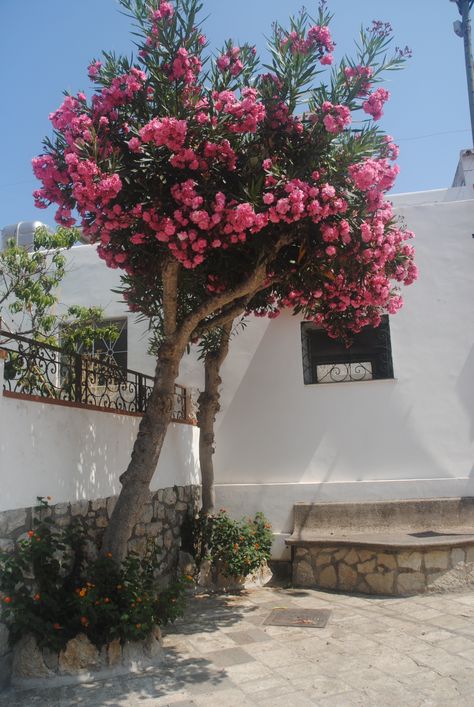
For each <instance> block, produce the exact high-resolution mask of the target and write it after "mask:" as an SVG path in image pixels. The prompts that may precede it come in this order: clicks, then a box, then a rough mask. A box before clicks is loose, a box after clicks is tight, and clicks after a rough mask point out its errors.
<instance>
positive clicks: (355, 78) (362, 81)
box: [344, 64, 374, 96]
mask: <svg viewBox="0 0 474 707" xmlns="http://www.w3.org/2000/svg"><path fill="white" fill-rule="evenodd" d="M373 73H374V72H373V71H372V68H371V67H370V66H361V65H360V64H358V65H357V66H346V68H345V69H344V76H345V78H346V82H347V84H348V85H349V86H352V85H354V84H359V90H358V93H357V95H358V96H365V95H367V93H368V92H369V90H370V87H371V82H370V79H371V77H372V75H373Z"/></svg>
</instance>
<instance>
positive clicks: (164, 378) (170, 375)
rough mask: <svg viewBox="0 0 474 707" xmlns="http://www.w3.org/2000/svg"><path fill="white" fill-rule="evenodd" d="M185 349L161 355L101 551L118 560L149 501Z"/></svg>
mask: <svg viewBox="0 0 474 707" xmlns="http://www.w3.org/2000/svg"><path fill="white" fill-rule="evenodd" d="M183 353H184V350H183V351H181V350H180V349H178V348H176V347H171V346H169V345H168V346H166V345H163V346H162V347H161V349H160V352H159V354H158V361H157V366H156V375H155V384H154V386H153V390H152V393H151V395H150V398H149V400H148V404H147V408H146V412H145V414H144V415H143V417H142V420H141V422H140V426H139V429H138V435H137V438H136V440H135V444H134V445H133V451H132V458H131V460H130V463H129V465H128V468H127V470H126V471H125V472H124V473H123V474H122V476H121V477H120V481H121V483H122V490H121V492H120V495H119V497H118V500H117V504H116V506H115V508H114V511H113V513H112V517H111V519H110V522H109V524H108V526H107V529H106V531H105V535H104V539H103V542H102V548H101V554H102V555H106V554H107V553H111V554H112V557H113V559H114V560H115V561H116V562H120V561H121V560H123V559H124V557H125V555H126V554H127V542H128V540H129V538H130V536H131V534H132V530H133V527H134V525H135V524H136V523H137V522H138V520H139V517H140V512H141V509H142V507H143V505H144V503H146V500H147V497H148V493H149V486H150V482H151V480H152V478H153V474H154V473H155V470H156V465H157V463H158V459H159V456H160V452H161V448H162V446H163V442H164V440H165V435H166V430H167V429H168V425H169V423H170V421H171V417H172V414H173V406H174V385H175V382H176V379H177V377H178V370H179V363H180V360H181V357H182V355H183Z"/></svg>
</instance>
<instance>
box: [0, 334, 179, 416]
mask: <svg viewBox="0 0 474 707" xmlns="http://www.w3.org/2000/svg"><path fill="white" fill-rule="evenodd" d="M0 349H1V350H2V351H4V352H5V354H4V355H5V362H4V385H3V387H4V390H6V391H10V392H12V393H18V394H21V395H30V396H36V397H40V398H47V399H49V400H63V401H68V402H71V403H79V404H81V405H87V406H93V407H101V408H108V409H112V410H121V411H124V412H135V413H143V412H145V409H146V405H147V401H148V398H149V397H150V395H151V391H152V389H153V382H154V379H153V377H152V376H147V375H145V374H144V373H139V372H138V371H132V370H130V369H124V368H121V367H120V366H118V365H117V364H116V363H114V362H112V361H110V360H107V359H104V358H102V357H99V356H92V355H88V354H77V353H69V352H66V351H64V350H63V349H60V348H59V347H57V346H51V345H50V344H45V343H42V342H39V341H35V340H33V339H29V338H26V337H24V336H20V335H18V334H12V333H9V332H6V331H2V330H0ZM189 418H190V415H189V411H188V393H187V390H186V388H184V387H183V386H181V385H178V384H176V385H175V394H174V409H173V419H174V420H177V421H180V422H186V421H189Z"/></svg>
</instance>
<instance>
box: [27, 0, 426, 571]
mask: <svg viewBox="0 0 474 707" xmlns="http://www.w3.org/2000/svg"><path fill="white" fill-rule="evenodd" d="M120 2H121V4H122V6H123V7H124V9H125V11H126V12H127V13H128V14H129V15H130V16H131V18H132V20H133V23H134V27H135V38H136V45H137V50H138V54H137V58H136V59H135V60H132V59H128V58H126V57H122V56H115V55H114V54H112V53H104V55H103V57H102V58H101V59H100V60H95V61H93V62H92V63H91V64H90V66H89V77H90V79H91V80H92V82H93V83H94V84H95V90H94V92H93V94H92V96H90V97H89V98H88V97H87V96H86V94H85V93H82V92H81V93H78V94H77V95H66V97H65V99H64V102H63V104H62V105H61V106H60V108H59V109H58V110H57V111H55V112H54V113H53V114H52V115H51V121H52V124H53V128H54V135H53V137H52V138H51V139H47V140H45V143H44V150H43V153H42V155H40V156H39V157H37V158H35V159H34V160H33V167H34V172H35V175H36V176H37V177H38V179H40V180H41V182H42V187H41V188H40V189H38V190H37V191H36V192H35V199H36V203H37V205H38V206H39V207H40V208H41V207H46V206H48V205H49V204H51V203H56V204H57V205H58V207H59V208H58V210H57V214H56V219H57V221H58V223H59V224H61V225H65V226H71V225H72V224H73V222H74V219H75V218H76V216H79V218H80V220H81V226H82V228H83V231H84V233H85V234H86V235H87V236H89V238H90V239H91V240H92V241H94V242H97V244H98V248H97V251H98V255H99V256H100V257H101V258H102V259H103V260H104V261H105V263H106V264H107V266H109V267H111V268H119V269H120V270H121V271H122V281H123V296H124V298H125V300H126V302H127V303H128V305H129V307H130V309H131V310H132V311H135V312H139V313H140V314H141V315H142V316H145V317H147V318H149V319H150V321H151V322H152V325H153V330H154V332H155V338H156V341H157V351H156V355H157V364H156V374H155V384H154V388H153V391H152V394H151V397H150V399H149V402H148V407H147V411H146V413H145V415H144V416H143V418H142V421H141V424H140V427H139V432H138V435H137V439H136V441H135V444H134V448H133V452H132V456H131V460H130V463H129V465H128V468H127V469H126V471H125V472H124V473H123V474H122V476H121V477H120V480H121V483H122V489H121V493H120V496H119V499H118V502H117V505H116V506H115V510H114V513H113V515H112V517H111V520H110V523H109V526H108V528H107V530H106V533H105V536H104V542H103V547H102V551H103V552H111V553H112V554H113V556H114V557H115V558H116V559H117V560H120V559H121V558H122V557H123V556H124V553H125V550H126V543H127V540H128V538H129V535H130V533H131V530H132V527H133V525H134V523H135V522H136V520H137V518H138V515H139V513H140V508H141V506H142V504H143V503H144V501H145V499H146V497H147V495H148V490H149V483H150V481H151V478H152V476H153V474H154V472H155V469H156V465H157V461H158V458H159V455H160V451H161V448H162V444H163V441H164V437H165V433H166V429H167V427H168V425H169V422H170V420H171V415H172V409H173V392H174V382H175V380H176V377H177V375H178V367H179V363H180V360H181V358H182V357H183V355H184V353H185V351H186V349H187V347H188V345H189V343H190V342H193V341H196V340H199V339H201V338H202V337H203V336H204V337H205V336H210V335H211V334H212V332H213V331H215V330H216V329H217V328H221V330H222V328H224V330H225V327H228V326H229V322H232V321H233V320H234V319H235V317H238V316H240V315H241V314H242V313H245V312H247V313H249V312H252V313H253V314H256V315H261V316H269V317H274V316H277V315H278V313H279V312H280V311H281V309H283V308H290V309H291V310H292V311H293V312H296V313H302V314H303V315H304V316H305V317H306V318H307V319H310V320H312V321H314V322H316V323H317V324H318V325H320V326H321V327H324V328H325V329H326V330H327V331H328V332H329V334H330V335H331V336H344V337H347V336H350V334H351V332H357V331H360V329H361V328H362V327H364V326H367V325H372V326H376V325H377V323H378V322H379V321H380V317H381V314H382V313H384V312H390V313H394V312H396V311H397V310H398V309H399V307H400V306H401V304H402V300H401V296H400V292H399V285H400V284H410V283H411V282H412V281H413V280H414V279H415V277H416V267H415V265H414V262H413V248H412V246H411V245H410V244H409V243H408V240H409V239H410V238H411V236H412V234H411V233H410V232H408V231H406V230H405V229H404V228H403V227H402V226H400V225H399V224H397V223H396V221H395V220H394V217H393V213H392V209H391V205H390V203H389V202H388V201H386V200H385V199H384V193H385V192H386V191H387V190H389V189H390V188H391V187H392V185H393V183H394V180H395V178H396V175H397V172H398V168H397V166H396V165H395V164H393V160H394V159H395V158H396V154H397V148H396V146H395V145H394V143H393V141H392V139H391V138H390V137H388V136H386V135H384V134H383V132H382V131H381V130H380V129H379V128H378V127H377V123H376V121H377V120H378V119H379V118H380V116H381V115H382V111H383V105H384V103H385V101H386V100H387V99H388V97H389V94H388V92H387V91H386V89H384V88H382V87H375V86H376V85H377V83H378V82H379V81H380V80H381V77H382V74H384V72H385V71H389V70H394V69H398V68H400V67H401V65H402V64H403V62H404V60H405V58H406V55H407V51H406V50H398V49H395V50H394V51H393V52H391V50H390V48H389V44H390V40H391V36H390V27H389V25H387V24H385V23H380V22H376V23H374V24H373V26H372V27H371V28H369V29H367V30H362V31H361V33H360V37H359V41H358V44H357V45H356V51H355V58H354V59H350V58H348V57H345V58H343V59H342V61H341V62H340V64H339V65H338V66H337V67H334V68H331V64H332V63H333V60H332V51H333V48H334V44H333V40H332V38H331V34H330V30H329V21H330V15H329V13H328V11H327V9H326V6H325V2H322V3H320V6H319V9H318V11H317V16H316V17H315V19H312V18H311V16H310V14H309V13H308V12H307V11H306V10H303V11H301V13H300V14H298V15H297V16H296V17H294V18H291V19H290V20H289V25H288V27H286V28H285V27H283V26H280V25H279V24H274V25H273V27H272V31H271V35H270V39H269V57H270V58H269V61H268V63H267V64H263V65H262V63H261V62H260V60H259V57H258V56H257V52H256V50H255V48H254V47H252V46H250V45H248V44H244V45H241V46H235V45H234V44H233V43H232V42H231V41H228V42H227V43H226V44H225V45H224V47H223V48H222V50H221V51H220V52H218V53H217V54H216V56H214V58H209V56H208V51H207V41H206V38H205V36H204V35H203V33H202V29H201V25H200V21H199V12H200V11H201V9H202V3H200V2H199V0H174V2H168V1H167V0H120ZM354 113H357V115H358V118H357V123H356V124H355V126H354V124H351V123H352V116H353V114H354Z"/></svg>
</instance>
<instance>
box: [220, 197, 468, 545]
mask: <svg viewBox="0 0 474 707" xmlns="http://www.w3.org/2000/svg"><path fill="white" fill-rule="evenodd" d="M473 196H474V194H473V191H472V188H471V189H468V188H467V187H465V188H457V189H448V190H437V191H436V192H434V193H432V192H425V193H420V194H408V195H400V196H398V197H394V198H393V201H394V204H395V207H396V211H397V213H398V214H399V215H400V216H401V217H402V218H404V219H405V221H406V223H407V225H408V227H410V228H411V229H413V230H414V231H415V233H416V240H415V246H416V250H417V257H416V260H417V263H418V266H419V268H420V278H419V280H418V281H417V282H416V283H415V284H414V285H412V286H411V287H409V288H406V289H405V291H404V298H405V307H404V308H403V310H402V311H401V312H399V313H398V314H397V315H396V316H394V317H391V318H390V327H391V339H392V355H393V362H394V371H395V379H394V380H388V381H369V382H360V383H340V384H328V385H306V386H305V385H304V383H303V370H302V356H301V335H300V324H301V319H300V318H299V317H292V316H291V315H290V314H288V313H286V314H283V315H281V316H280V317H279V318H278V319H277V320H275V321H272V322H270V323H267V324H266V326H265V325H263V327H262V336H261V339H260V341H259V342H258V345H257V347H256V349H255V352H254V354H253V356H252V357H251V359H250V357H249V359H248V361H247V364H248V365H247V367H245V366H243V365H242V361H241V358H242V356H241V352H239V350H238V349H239V341H238V340H237V339H236V340H235V341H234V342H233V344H232V349H231V353H230V355H229V358H228V360H227V361H226V363H225V366H224V370H223V376H222V377H223V380H224V386H225V387H226V390H225V396H224V405H223V410H222V412H221V414H220V416H219V418H218V422H217V450H216V459H215V462H216V464H215V466H216V472H217V482H218V487H217V497H218V503H219V504H220V505H222V506H224V507H226V508H229V509H230V510H231V511H232V512H233V513H234V514H235V515H237V516H238V515H243V514H249V513H253V512H255V511H256V510H259V509H260V508H264V509H265V511H266V513H267V514H268V516H269V517H270V519H271V521H272V523H273V525H274V528H275V530H276V531H277V532H279V533H282V534H283V535H285V534H286V533H288V532H291V529H292V506H293V503H295V502H297V501H317V500H321V501H323V500H324V501H336V500H365V499H395V498H417V497H436V496H456V495H472V494H474V467H473V460H474V445H473V437H474V315H473V306H474V305H473V302H474V278H473V273H474V240H473V237H472V234H473V232H474V199H473ZM259 325H260V326H262V325H261V324H260V323H259ZM240 336H242V338H243V337H245V336H246V334H245V333H244V334H242V335H240ZM240 336H239V339H240ZM234 358H236V359H237V360H238V361H239V366H240V368H241V369H242V370H243V371H244V375H243V376H242V377H241V378H240V380H239V381H238V382H236V381H235V372H234ZM229 381H230V383H231V384H233V385H232V390H231V389H230V388H231V386H230V385H229Z"/></svg>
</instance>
